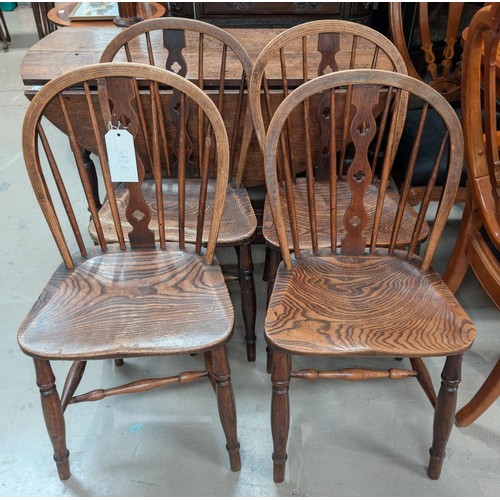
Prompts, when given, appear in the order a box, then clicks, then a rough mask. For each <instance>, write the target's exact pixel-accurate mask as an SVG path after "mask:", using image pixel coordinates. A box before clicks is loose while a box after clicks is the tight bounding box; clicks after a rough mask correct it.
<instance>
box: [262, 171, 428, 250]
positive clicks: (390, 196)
mask: <svg viewBox="0 0 500 500" xmlns="http://www.w3.org/2000/svg"><path fill="white" fill-rule="evenodd" d="M293 191H294V197H295V207H296V210H297V226H298V229H299V241H300V246H301V248H311V232H310V229H309V208H308V201H307V186H306V182H305V179H303V178H300V179H297V182H296V184H294V185H293ZM314 194H315V200H316V217H317V228H318V229H317V231H318V245H319V247H320V248H328V247H329V246H330V211H329V207H330V185H329V183H328V182H316V183H315V188H314ZM377 194H378V189H377V187H376V186H374V185H370V186H369V187H368V189H367V192H366V195H365V199H364V203H365V207H366V211H367V213H368V224H367V226H366V227H365V228H364V231H363V236H364V237H366V238H367V239H368V241H369V240H370V235H371V232H372V230H373V216H374V214H375V207H376V204H377ZM337 197H338V198H337V200H338V201H337V203H338V206H339V207H347V206H348V205H349V200H350V197H351V195H350V192H349V187H348V186H347V183H346V182H345V181H339V182H338V183H337ZM280 199H281V204H282V206H283V218H284V221H285V228H286V234H287V238H288V242H289V247H290V249H291V248H293V242H292V236H291V231H290V220H289V216H288V205H287V203H286V196H285V192H284V189H283V188H281V189H280ZM398 201H399V197H398V195H397V194H396V193H390V192H388V193H387V196H386V197H385V200H384V210H383V212H382V219H381V222H380V230H379V234H378V240H377V244H378V245H379V246H382V247H387V246H389V242H390V239H391V234H392V229H393V223H394V217H395V215H396V211H397V208H398ZM344 212H345V208H344V210H342V209H338V211H337V226H336V227H337V244H339V245H340V241H341V239H342V238H343V237H344V236H345V228H344ZM416 219H417V212H416V211H415V210H414V209H413V208H412V207H409V206H408V207H407V208H406V210H405V211H404V215H403V221H402V223H401V230H400V232H399V235H398V246H400V245H405V244H408V243H409V242H410V241H411V236H412V232H413V228H414V226H415V221H416ZM262 233H263V235H264V238H265V239H266V241H267V242H268V243H270V244H271V245H273V246H274V247H276V248H278V247H279V241H278V237H277V235H276V230H275V228H274V223H273V218H272V215H271V210H270V207H269V199H267V198H266V204H265V207H264V221H263V226H262ZM428 234H429V225H428V224H427V223H425V225H424V226H423V228H422V231H421V233H420V241H423V240H425V238H427V236H428Z"/></svg>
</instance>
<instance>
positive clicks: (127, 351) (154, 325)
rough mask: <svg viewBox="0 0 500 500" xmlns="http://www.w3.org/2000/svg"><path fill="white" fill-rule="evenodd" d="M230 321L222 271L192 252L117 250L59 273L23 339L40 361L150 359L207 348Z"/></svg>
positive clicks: (33, 312) (226, 333)
mask: <svg viewBox="0 0 500 500" xmlns="http://www.w3.org/2000/svg"><path fill="white" fill-rule="evenodd" d="M189 250H191V251H193V249H192V248H191V249H189ZM207 318H210V321H208V320H207ZM233 321H234V317H233V308H232V305H231V300H230V298H229V294H228V292H227V288H226V285H225V282H224V277H223V275H222V272H221V271H220V269H219V267H218V266H207V265H205V264H204V263H203V257H202V256H199V255H197V254H195V253H194V251H193V253H185V252H180V251H176V250H172V251H170V250H167V251H163V250H148V251H134V252H120V251H117V252H116V253H108V254H105V255H98V256H95V257H92V258H89V259H88V260H85V261H84V262H82V263H81V264H80V265H79V266H77V267H76V268H75V269H74V270H67V269H66V268H65V267H64V266H61V267H59V269H58V270H57V271H56V272H55V273H54V275H53V276H52V278H51V280H50V281H49V283H48V284H47V286H46V288H45V290H44V291H43V292H42V294H41V295H40V297H39V298H38V300H37V302H36V303H35V305H34V306H33V308H32V310H31V311H30V313H29V314H28V316H27V318H26V319H25V321H24V322H23V324H22V326H21V328H20V330H19V337H18V338H19V343H20V346H21V348H22V349H23V351H24V352H25V353H27V354H29V355H31V356H36V357H39V358H50V359H99V358H106V357H128V356H152V355H162V354H177V353H180V352H182V353H189V352H199V351H203V350H209V349H211V348H212V347H214V346H216V345H219V344H221V343H222V342H224V341H226V340H227V339H228V338H229V336H230V334H231V331H232V328H233Z"/></svg>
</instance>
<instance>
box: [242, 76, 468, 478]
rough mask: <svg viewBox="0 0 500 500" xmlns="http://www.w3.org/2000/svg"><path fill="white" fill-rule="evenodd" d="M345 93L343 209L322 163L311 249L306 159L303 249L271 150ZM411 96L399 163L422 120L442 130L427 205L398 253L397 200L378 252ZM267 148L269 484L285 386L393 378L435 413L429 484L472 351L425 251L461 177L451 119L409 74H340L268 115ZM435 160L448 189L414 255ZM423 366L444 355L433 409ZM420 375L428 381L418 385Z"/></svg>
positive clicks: (278, 464) (284, 411)
mask: <svg viewBox="0 0 500 500" xmlns="http://www.w3.org/2000/svg"><path fill="white" fill-rule="evenodd" d="M252 83H253V82H252ZM348 86H349V87H350V88H351V89H352V96H351V100H350V108H349V109H346V110H345V114H346V115H348V127H349V134H350V140H351V141H352V144H353V148H354V155H353V161H352V163H351V165H350V166H349V169H348V171H347V173H346V185H347V188H348V189H349V193H350V196H349V202H348V203H345V204H344V203H342V204H341V203H340V202H339V195H338V193H339V190H340V188H339V184H340V182H339V179H338V175H337V172H338V170H337V165H336V155H331V156H330V177H329V179H328V181H325V182H326V183H327V185H328V191H329V194H328V196H327V197H326V198H327V199H326V200H325V201H324V204H325V205H326V206H327V210H328V214H329V220H330V228H329V229H330V245H329V247H319V246H318V245H317V243H316V241H315V240H317V223H316V221H315V210H314V203H315V184H314V183H313V182H312V180H311V179H312V178H313V176H314V172H313V171H312V168H311V164H312V162H311V160H309V161H308V163H307V169H306V183H307V185H308V190H307V196H308V200H309V203H310V206H311V207H312V208H311V209H310V210H309V226H310V238H311V240H310V242H309V244H307V245H304V246H303V247H302V246H301V244H300V242H299V239H298V231H299V228H298V224H297V222H293V221H294V220H295V219H294V214H293V210H294V206H293V203H291V202H290V200H293V197H294V196H296V193H297V190H296V189H295V185H294V184H293V182H292V179H291V178H292V174H291V172H290V170H289V169H284V170H283V171H282V177H283V182H284V183H285V185H286V184H288V185H290V192H289V193H287V197H286V203H285V204H283V201H282V198H281V196H280V178H279V166H278V159H279V155H280V153H281V152H282V151H280V141H281V138H282V137H283V133H284V131H285V130H286V126H287V119H288V117H289V116H290V115H291V113H293V111H294V110H296V109H302V111H303V117H304V118H303V122H302V124H303V125H302V126H303V132H302V133H303V134H304V136H305V137H307V135H308V132H307V128H308V127H312V126H313V125H312V122H313V121H314V120H318V119H319V117H317V116H314V115H312V114H310V113H308V112H307V106H308V105H307V103H308V100H309V99H312V97H313V96H314V95H325V93H327V95H328V96H329V99H330V106H331V109H333V108H334V106H335V100H336V99H337V95H338V94H339V93H342V92H345V89H346V88H347V87H348ZM382 91H385V93H386V95H388V96H389V97H391V101H392V105H391V114H390V115H391V116H390V118H389V120H388V121H389V123H388V124H387V134H386V138H385V140H386V144H385V145H384V147H385V149H384V150H385V152H386V154H385V155H384V161H383V164H382V166H381V168H380V173H379V176H380V180H379V182H378V183H377V184H372V183H371V180H372V169H371V165H370V161H369V149H370V144H371V143H373V142H374V141H375V140H376V137H377V121H376V106H377V103H378V102H379V100H380V99H381V96H383V95H384V92H382ZM414 96H416V97H418V98H419V99H421V100H422V101H423V102H424V106H423V107H422V113H421V118H420V121H419V125H418V130H419V132H418V135H417V139H416V141H415V144H414V148H413V151H412V153H411V155H410V158H408V159H407V161H408V163H409V164H413V165H414V164H415V161H416V158H418V152H419V149H420V148H421V147H422V144H421V140H420V139H421V136H422V130H423V129H424V128H425V126H426V124H427V123H428V121H427V118H428V113H429V112H430V110H434V111H435V113H436V114H437V115H438V116H439V117H441V119H442V122H443V127H444V132H443V134H442V135H441V138H440V141H441V142H440V144H441V145H440V148H439V151H438V152H437V155H436V160H435V162H434V168H433V175H432V176H431V178H430V179H429V183H428V186H427V191H426V195H425V196H424V199H423V201H422V204H421V207H420V209H419V211H418V213H417V215H416V217H415V218H413V219H412V224H413V231H412V232H411V240H410V241H409V242H408V243H407V245H405V246H404V248H398V245H397V242H398V232H399V231H400V229H401V223H402V219H403V213H404V210H405V206H406V200H405V197H404V196H401V197H400V198H399V200H398V206H397V209H396V210H395V212H394V220H393V222H392V224H391V232H392V234H391V238H390V243H389V245H388V246H385V245H380V244H379V241H378V237H379V233H380V225H381V221H382V212H383V209H384V205H385V202H384V200H385V198H386V197H387V195H388V184H389V178H390V173H391V169H392V167H393V164H392V163H393V160H394V157H395V155H394V154H393V151H394V150H395V149H397V147H398V141H399V139H400V136H401V134H400V133H399V131H400V130H402V127H403V126H404V123H405V120H406V116H407V113H406V107H407V106H408V102H409V99H410V100H411V99H412V98H413V97H414ZM389 97H388V98H389ZM330 127H331V130H330V132H331V133H330V138H331V139H330V144H329V147H330V150H331V151H333V150H336V148H337V146H338V144H335V140H337V141H338V140H339V139H338V136H337V135H336V134H335V130H334V127H335V123H334V121H333V120H332V122H331V124H330ZM290 147H291V146H290ZM265 148H266V152H265V163H264V165H265V173H266V183H267V190H268V197H269V202H270V207H271V210H272V215H273V219H274V224H275V227H276V232H277V236H278V240H279V245H280V250H281V254H282V257H283V263H282V264H281V265H280V267H279V269H278V273H277V277H276V284H275V287H274V290H273V293H272V295H271V298H270V302H269V308H268V311H267V316H266V320H265V337H266V341H267V342H268V344H269V346H270V347H271V349H272V350H273V359H272V377H271V378H272V384H273V399H272V410H271V415H272V417H271V418H272V430H273V440H274V454H273V461H274V478H275V481H277V482H281V481H283V479H284V472H285V462H286V441H287V436H288V427H289V401H288V387H289V381H290V378H300V379H305V380H317V379H343V380H364V379H367V378H389V379H392V380H399V379H403V378H407V377H416V378H417V380H418V381H419V383H420V385H421V386H422V388H423V389H424V391H425V393H426V394H427V396H428V398H429V399H430V400H431V402H432V403H433V405H435V417H434V440H433V444H432V448H431V450H430V454H431V458H430V463H429V470H428V475H429V477H431V478H433V479H437V478H438V477H439V475H440V473H441V467H442V463H443V459H444V449H445V445H446V441H447V439H448V436H449V433H450V431H451V426H452V415H453V413H454V408H455V405H456V391H457V388H458V383H459V380H460V366H461V359H462V354H463V352H465V351H466V350H467V349H468V348H470V346H471V345H472V342H473V340H474V335H475V331H474V327H473V325H472V322H471V321H470V319H469V318H468V316H467V314H466V313H465V311H464V310H463V309H462V308H461V307H460V305H459V303H458V302H457V300H456V299H455V297H454V296H453V294H452V293H451V292H450V291H449V290H448V288H447V287H446V286H445V285H444V283H443V282H442V280H441V278H440V276H439V275H438V274H437V273H436V272H435V271H433V270H432V269H431V262H432V259H433V256H434V253H435V251H436V248H437V245H438V243H439V239H440V236H441V234H442V232H443V230H444V227H445V225H446V222H447V218H448V215H449V213H450V210H451V207H452V205H453V201H454V199H455V194H456V191H457V189H458V184H459V180H460V171H461V168H462V161H463V137H462V132H461V127H460V122H459V120H458V118H457V116H456V114H455V113H454V112H453V110H452V108H451V106H450V105H449V103H448V102H447V101H446V100H445V99H444V98H443V97H442V96H441V95H440V94H439V93H438V92H436V91H435V90H434V89H432V88H430V87H429V86H428V85H426V84H424V83H423V82H420V81H418V80H415V79H414V78H411V77H409V76H407V75H404V74H400V73H396V72H390V71H384V70H345V71H338V72H335V73H331V74H328V75H323V76H320V77H318V78H315V79H313V80H311V81H309V82H307V83H305V84H303V85H301V86H300V87H298V88H297V89H296V90H294V91H293V92H292V93H291V94H290V95H288V97H286V99H285V100H284V101H283V102H282V104H281V105H280V106H279V107H278V109H277V110H276V112H275V113H274V115H273V117H272V120H271V123H270V125H269V129H268V132H267V136H266V142H265ZM287 154H288V152H287ZM442 162H445V165H446V169H445V170H446V172H447V182H446V183H445V186H444V189H443V194H442V198H441V200H440V202H439V205H438V207H437V211H436V215H435V219H434V224H433V226H432V229H431V230H430V232H429V237H428V239H427V241H426V243H425V245H426V247H425V251H424V252H423V256H422V257H419V256H418V255H417V253H416V250H417V246H418V244H419V241H420V234H421V232H422V228H423V227H424V221H425V217H426V213H427V211H428V209H429V206H430V193H431V192H432V189H433V187H434V182H435V178H436V175H437V170H438V168H439V166H440V165H441V163H442ZM410 170H411V169H410ZM409 175H410V176H411V172H410V173H409ZM370 186H372V187H373V189H375V190H376V194H375V199H376V204H375V207H368V206H367V199H368V197H369V196H373V193H371V194H370V193H369V192H368V188H369V187H370ZM369 209H370V210H372V212H373V213H372V217H373V223H372V225H371V227H369V228H368V229H369V231H368V232H366V231H365V230H366V229H367V227H368V210H369ZM286 212H288V213H286ZM286 217H287V220H288V221H290V231H291V232H292V235H293V244H292V246H291V249H290V241H289V239H288V237H287V229H286V227H285V222H284V221H285V218H286ZM339 233H340V234H339ZM416 318H419V319H418V320H417V319H416ZM292 355H308V356H331V357H353V358H357V357H387V358H393V357H408V358H409V359H410V362H411V365H412V369H411V370H405V369H389V370H386V371H384V370H370V369H361V368H353V369H342V370H315V369H304V370H299V371H292V364H291V356H292ZM428 356H447V361H446V364H445V368H444V370H443V373H442V385H441V390H440V392H439V395H438V397H437V399H436V398H435V395H434V389H433V386H432V382H431V381H430V378H428V374H427V372H426V370H425V368H424V367H423V362H422V360H421V359H420V358H422V357H428ZM423 374H427V375H426V376H425V375H424V377H423V378H422V375H423Z"/></svg>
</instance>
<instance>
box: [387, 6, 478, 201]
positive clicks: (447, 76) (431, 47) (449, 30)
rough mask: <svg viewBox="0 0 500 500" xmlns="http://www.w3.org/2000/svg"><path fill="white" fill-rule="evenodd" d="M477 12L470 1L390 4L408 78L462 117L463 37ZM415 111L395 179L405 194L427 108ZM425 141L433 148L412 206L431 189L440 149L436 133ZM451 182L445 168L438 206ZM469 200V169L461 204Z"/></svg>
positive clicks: (423, 162) (425, 156)
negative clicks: (409, 162) (422, 112)
mask: <svg viewBox="0 0 500 500" xmlns="http://www.w3.org/2000/svg"><path fill="white" fill-rule="evenodd" d="M477 10H478V7H477V4H476V5H474V4H472V3H466V2H449V3H446V2H441V3H428V2H418V3H415V4H404V3H401V2H391V3H390V4H389V27H390V34H391V40H392V41H393V42H394V45H395V46H396V47H397V48H398V50H399V52H400V53H401V55H402V57H403V59H404V61H405V63H406V67H407V68H408V74H409V75H410V76H412V77H413V78H416V79H418V80H421V81H423V82H426V83H427V84H428V85H429V86H430V87H432V88H433V89H435V90H436V91H438V92H439V93H440V94H441V95H442V96H443V97H444V98H445V99H446V100H447V101H448V102H450V104H452V106H453V107H454V108H455V110H456V111H457V113H458V114H459V116H460V88H461V55H462V48H461V45H460V36H461V33H462V30H463V29H464V28H465V27H466V26H468V24H469V22H470V20H471V19H472V16H473V15H474V13H475V12H476V11H477ZM412 107H415V108H417V109H415V111H413V110H410V111H409V116H408V122H407V129H406V130H405V131H404V133H403V137H402V139H401V149H400V155H401V159H400V158H398V159H397V160H398V163H399V164H400V165H399V166H397V167H396V168H395V169H394V171H393V177H394V180H395V182H396V185H397V186H398V188H399V189H402V184H403V179H404V177H405V171H404V170H403V165H404V164H405V162H404V158H405V156H406V155H407V154H408V152H409V151H411V147H412V144H413V141H414V138H415V133H414V130H415V125H416V123H417V122H418V119H419V118H418V117H419V115H420V110H419V108H420V107H421V103H419V102H418V101H416V102H414V103H412ZM430 118H432V115H431V117H430ZM438 122H439V118H437V119H436V123H438ZM424 141H425V142H427V143H428V146H427V148H426V149H425V150H424V151H422V154H421V158H420V161H419V164H418V168H417V169H416V170H415V172H414V174H413V177H412V179H411V189H410V196H409V200H408V201H409V203H410V205H412V206H414V205H416V204H418V203H420V202H421V201H422V197H423V194H424V192H425V186H426V185H427V180H428V178H429V175H430V172H431V171H432V160H433V158H434V156H435V152H434V150H435V149H436V147H437V145H436V144H435V143H434V141H433V135H432V134H431V135H430V136H429V137H428V138H424ZM445 179H446V173H445V172H444V170H443V169H441V170H440V172H439V174H438V179H437V182H436V188H435V189H434V192H433V193H432V200H433V201H438V200H439V197H440V195H441V188H442V186H443V183H444V180H445ZM465 198H466V191H465V169H464V171H463V174H462V178H461V181H460V188H459V190H458V192H457V197H456V201H457V202H463V201H465Z"/></svg>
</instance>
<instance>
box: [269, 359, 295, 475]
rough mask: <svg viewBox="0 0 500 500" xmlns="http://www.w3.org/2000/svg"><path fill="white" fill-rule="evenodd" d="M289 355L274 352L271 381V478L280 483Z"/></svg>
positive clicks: (286, 424)
mask: <svg viewBox="0 0 500 500" xmlns="http://www.w3.org/2000/svg"><path fill="white" fill-rule="evenodd" d="M291 363H292V360H291V357H290V355H289V354H286V353H284V352H279V351H277V352H275V353H274V355H273V368H272V375H271V381H272V384H273V396H272V400H271V430H272V434H273V444H274V451H273V479H274V482H275V483H281V482H283V480H284V479H285V464H286V459H287V454H286V444H287V441H288V431H289V428H290V402H289V397H288V387H289V385H290V376H291Z"/></svg>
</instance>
